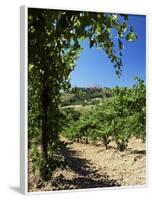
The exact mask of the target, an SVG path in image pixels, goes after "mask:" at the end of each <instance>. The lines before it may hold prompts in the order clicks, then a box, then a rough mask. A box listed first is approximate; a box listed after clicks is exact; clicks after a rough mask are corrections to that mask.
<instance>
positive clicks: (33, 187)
mask: <svg viewBox="0 0 152 200" xmlns="http://www.w3.org/2000/svg"><path fill="white" fill-rule="evenodd" d="M61 140H62V141H63V142H66V143H67V145H66V146H63V147H62V148H61V149H60V156H62V157H63V158H64V160H65V161H66V167H64V168H63V169H56V170H55V171H54V172H53V175H52V177H51V178H50V180H49V181H46V182H42V181H41V180H40V178H39V176H38V175H37V174H35V175H34V174H33V172H32V170H31V162H30V160H29V192H36V191H41V192H42V191H53V190H71V189H85V188H102V187H114V186H135V185H144V184H145V183H146V147H145V143H142V141H141V140H140V139H135V138H132V139H131V140H130V141H129V145H128V149H127V150H125V151H123V152H120V151H118V150H117V149H116V148H115V144H114V143H111V144H110V148H108V149H105V147H104V146H103V145H101V144H97V145H93V144H80V143H71V142H69V141H68V140H66V139H65V138H63V137H62V138H61Z"/></svg>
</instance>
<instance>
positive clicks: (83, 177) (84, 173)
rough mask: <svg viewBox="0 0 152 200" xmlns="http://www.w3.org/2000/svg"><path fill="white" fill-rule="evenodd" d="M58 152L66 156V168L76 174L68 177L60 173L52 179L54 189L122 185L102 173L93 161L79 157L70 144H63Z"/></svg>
mask: <svg viewBox="0 0 152 200" xmlns="http://www.w3.org/2000/svg"><path fill="white" fill-rule="evenodd" d="M58 154H59V155H62V156H63V157H64V160H65V161H66V169H69V170H72V171H74V172H75V174H76V176H75V177H73V178H72V179H69V178H68V179H67V178H66V177H65V176H64V175H62V174H60V175H59V176H57V177H55V179H53V180H52V181H51V184H52V186H53V188H54V189H53V190H66V189H85V188H102V187H114V186H120V185H119V184H118V183H117V182H116V180H110V179H109V177H108V175H106V174H104V173H103V174H101V170H100V173H99V172H98V170H96V168H95V167H94V166H92V165H91V163H90V162H89V161H88V160H86V159H82V158H80V157H79V155H78V153H77V152H76V151H74V150H72V149H70V147H69V146H68V145H61V147H60V149H59V150H58Z"/></svg>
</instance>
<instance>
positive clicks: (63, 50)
mask: <svg viewBox="0 0 152 200" xmlns="http://www.w3.org/2000/svg"><path fill="white" fill-rule="evenodd" d="M136 40H138V35H137V34H136V33H135V31H134V28H133V26H132V25H131V23H130V21H129V16H128V15H126V14H112V13H96V12H84V11H70V10H69V11H68V10H67V11H64V10H49V9H34V8H28V191H30V192H33V191H52V190H64V189H81V188H96V187H100V188H101V187H112V186H123V185H125V186H127V185H129V186H130V185H143V184H145V169H146V166H145V165H146V162H145V159H146V148H145V141H146V85H145V80H143V79H142V78H140V76H139V77H136V78H135V80H134V84H133V85H132V86H130V87H129V86H126V87H118V86H117V87H115V86H114V87H88V88H85V87H84V88H83V87H72V84H71V82H70V75H71V72H72V71H74V70H75V68H76V66H77V61H78V59H79V57H80V54H81V52H82V51H83V46H82V43H83V42H85V41H87V43H86V44H87V45H88V48H89V49H96V50H97V49H98V50H99V51H101V50H102V53H104V56H106V58H107V57H108V61H110V64H111V65H112V68H113V69H114V74H113V76H116V77H117V78H121V75H122V66H123V59H122V57H123V50H124V46H125V45H127V44H128V43H134V44H135V43H136ZM139 49H142V48H139ZM87 58H88V57H87ZM128 59H129V60H131V59H130V58H128ZM106 62H107V60H106ZM82 67H83V66H82ZM92 67H95V66H94V65H93V66H92ZM101 67H102V66H101ZM136 67H138V66H136ZM139 71H140V70H139ZM137 74H138V73H137ZM141 74H142V73H141ZM135 76H136V74H135ZM111 79H112V77H111ZM115 85H116V84H115Z"/></svg>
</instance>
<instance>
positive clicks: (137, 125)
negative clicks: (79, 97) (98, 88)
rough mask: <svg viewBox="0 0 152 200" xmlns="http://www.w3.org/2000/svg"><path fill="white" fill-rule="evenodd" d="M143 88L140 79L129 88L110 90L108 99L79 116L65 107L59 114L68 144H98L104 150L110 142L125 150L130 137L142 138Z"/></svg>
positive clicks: (76, 112) (144, 109)
mask: <svg viewBox="0 0 152 200" xmlns="http://www.w3.org/2000/svg"><path fill="white" fill-rule="evenodd" d="M145 97H146V89H145V84H144V82H143V81H142V80H140V79H139V78H137V83H136V84H135V85H134V86H133V88H127V87H126V88H119V87H116V88H114V89H113V90H112V97H109V98H104V99H103V101H102V102H101V103H100V104H97V105H96V106H94V107H92V109H91V110H90V111H89V112H85V113H84V114H81V113H80V112H79V111H74V110H72V109H71V112H69V108H68V109H67V110H66V109H64V111H63V114H64V115H65V116H64V118H65V119H66V125H65V127H64V130H63V135H64V136H65V137H67V138H68V139H70V140H71V141H75V142H81V143H85V144H88V143H89V142H92V143H95V142H96V141H101V142H102V143H103V144H104V145H105V147H106V148H108V144H109V143H110V142H111V141H112V140H113V141H115V142H116V144H117V148H118V149H119V150H120V151H123V150H125V149H126V148H127V143H128V139H130V138H131V137H137V138H141V139H142V140H143V141H145V137H146V132H145V131H146V127H145V126H146V119H145V117H146V99H145Z"/></svg>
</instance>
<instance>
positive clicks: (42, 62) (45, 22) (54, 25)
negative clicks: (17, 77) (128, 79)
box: [28, 8, 136, 177]
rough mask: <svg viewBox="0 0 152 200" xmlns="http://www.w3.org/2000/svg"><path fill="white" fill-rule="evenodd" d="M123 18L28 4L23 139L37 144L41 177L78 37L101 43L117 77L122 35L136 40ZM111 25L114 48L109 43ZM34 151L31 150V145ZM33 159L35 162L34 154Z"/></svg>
mask: <svg viewBox="0 0 152 200" xmlns="http://www.w3.org/2000/svg"><path fill="white" fill-rule="evenodd" d="M127 19H128V17H127V15H117V14H107V13H106V14H104V13H93V12H82V11H81V12H77V11H57V10H56V11H54V10H47V9H33V8H29V9H28V97H29V108H28V112H29V118H28V128H29V138H28V139H29V147H30V146H31V143H32V142H33V140H34V142H35V143H36V145H38V144H40V143H41V148H42V152H41V153H40V154H39V155H37V156H39V160H42V162H41V167H40V171H43V172H44V173H42V177H45V174H48V172H49V170H52V169H53V168H54V167H50V164H49V162H51V160H52V159H53V158H54V152H55V149H56V148H57V144H58V142H57V141H58V134H59V132H60V130H61V125H62V120H60V118H61V114H60V110H59V104H60V103H61V95H62V92H63V91H66V90H68V89H69V87H70V83H69V74H70V72H71V71H72V70H73V69H74V68H75V65H76V60H77V59H78V57H79V55H80V52H81V51H82V48H81V46H80V41H81V40H85V39H89V42H90V48H92V47H94V46H95V47H97V48H102V49H103V50H104V51H105V53H106V54H107V56H108V57H109V59H110V60H111V62H112V63H113V65H114V67H115V68H116V74H117V75H118V76H120V74H121V66H122V60H121V56H120V55H122V50H123V45H122V39H123V38H126V39H127V40H128V41H131V40H132V41H133V40H135V39H136V38H135V36H134V35H135V34H134V32H133V31H132V30H130V26H129V24H128V23H127ZM113 29H115V32H116V33H117V35H118V37H117V38H118V43H119V45H118V48H119V50H118V49H117V47H115V45H114V38H115V35H112V30H113ZM75 123H77V121H76V122H75ZM87 130H88V128H87ZM84 131H85V129H82V130H81V134H83V132H84ZM86 134H88V133H86ZM91 138H94V131H93V128H92V136H91ZM33 151H34V152H35V153H36V149H35V147H34V150H33ZM33 158H35V156H34V157H33ZM33 163H37V161H36V160H35V159H33ZM53 165H54V164H53ZM38 167H39V165H38ZM41 169H44V170H41ZM45 172H46V173H45Z"/></svg>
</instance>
